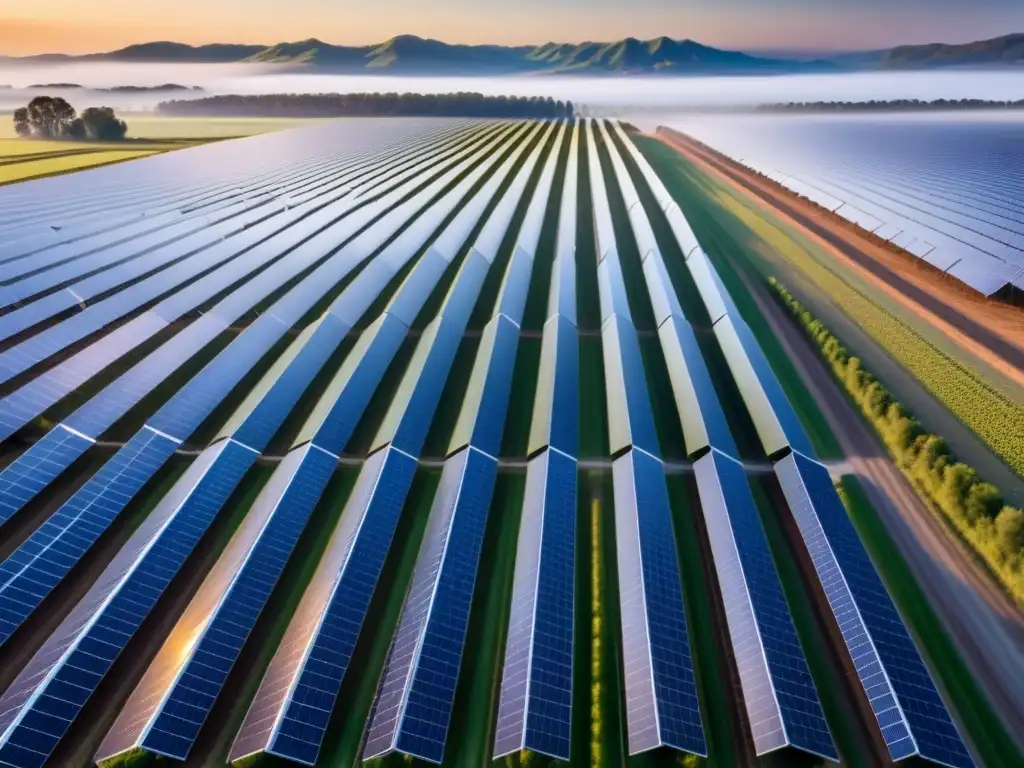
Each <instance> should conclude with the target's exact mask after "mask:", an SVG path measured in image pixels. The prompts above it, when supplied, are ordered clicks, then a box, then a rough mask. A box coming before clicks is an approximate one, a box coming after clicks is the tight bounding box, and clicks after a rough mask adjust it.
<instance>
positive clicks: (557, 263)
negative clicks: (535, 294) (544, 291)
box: [547, 250, 576, 323]
mask: <svg viewBox="0 0 1024 768" xmlns="http://www.w3.org/2000/svg"><path fill="white" fill-rule="evenodd" d="M555 315H563V316H564V317H565V318H566V319H568V320H569V321H570V322H571V323H575V322H576V254H575V251H574V250H569V251H559V252H558V253H557V254H556V256H555V260H554V263H553V264H552V265H551V288H550V293H549V295H548V315H547V317H548V319H549V320H550V319H551V318H552V317H554V316H555Z"/></svg>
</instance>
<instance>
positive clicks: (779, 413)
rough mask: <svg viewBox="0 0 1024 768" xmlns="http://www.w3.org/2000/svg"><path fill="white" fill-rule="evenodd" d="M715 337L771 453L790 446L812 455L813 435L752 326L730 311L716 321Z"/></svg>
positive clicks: (755, 426) (759, 435)
mask: <svg viewBox="0 0 1024 768" xmlns="http://www.w3.org/2000/svg"><path fill="white" fill-rule="evenodd" d="M714 330H715V336H716V337H717V338H718V343H719V344H720V345H721V347H722V352H723V354H724V355H725V360H726V363H728V365H729V370H730V371H732V375H733V378H734V379H735V381H736V386H737V387H738V388H739V390H740V395H741V396H742V397H743V402H744V403H746V406H747V411H748V412H749V413H750V417H751V419H752V420H753V422H754V428H755V429H756V430H757V435H758V437H759V438H760V439H761V445H762V446H764V452H765V453H766V454H767V455H768V456H776V455H778V454H779V453H780V452H782V451H784V450H786V449H787V448H791V449H793V450H794V451H799V452H800V453H802V454H804V455H805V456H813V455H814V448H812V447H811V441H810V438H809V437H808V436H807V432H805V431H804V428H803V425H802V424H801V423H800V419H799V418H798V417H797V415H796V411H794V410H793V406H792V404H791V403H790V402H789V398H787V397H786V393H785V392H783V391H782V385H781V384H779V380H778V379H777V378H776V376H775V373H774V371H772V367H771V364H770V363H769V362H768V358H766V357H765V355H764V352H763V351H762V349H761V347H760V345H759V344H758V343H757V339H755V338H754V334H753V332H752V331H751V330H750V326H748V325H747V324H746V322H745V321H744V320H743V318H741V317H739V315H733V314H729V315H726V316H725V317H723V318H721V319H720V320H719V321H718V322H717V323H715V329H714Z"/></svg>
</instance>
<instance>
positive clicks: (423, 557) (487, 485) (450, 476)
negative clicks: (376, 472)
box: [363, 448, 498, 764]
mask: <svg viewBox="0 0 1024 768" xmlns="http://www.w3.org/2000/svg"><path fill="white" fill-rule="evenodd" d="M497 468H498V465H497V462H496V461H495V460H494V459H493V458H491V457H488V456H485V455H484V454H482V453H480V452H479V451H477V450H475V449H473V448H468V449H466V450H465V451H462V452H460V453H458V454H456V455H455V456H453V457H451V458H450V459H448V461H446V462H445V469H444V472H443V473H442V475H441V482H440V485H439V487H438V490H437V495H436V496H435V497H434V502H433V504H432V506H431V510H430V518H429V520H428V521H427V529H426V532H425V533H424V540H423V544H422V545H421V547H420V552H419V555H418V556H417V558H416V566H415V569H414V571H413V576H412V584H411V586H410V587H409V592H408V594H407V596H406V600H405V604H404V606H403V608H402V615H401V618H400V619H399V623H398V629H397V630H396V631H395V637H394V639H393V640H392V644H391V651H390V652H389V654H388V660H387V664H386V666H385V669H384V675H383V678H382V680H381V683H380V686H379V688H378V691H377V697H376V699H375V701H374V704H373V712H372V714H371V716H370V725H369V727H368V729H367V732H366V738H365V742H364V745H363V760H369V759H371V758H374V757H380V756H382V755H385V754H389V753H391V752H400V753H402V754H406V755H411V756H414V757H419V758H420V759H423V760H427V761H429V762H432V763H438V764H440V763H441V760H442V758H443V756H444V748H445V742H446V740H447V732H448V724H449V721H450V718H451V711H452V703H453V701H454V698H455V685H456V683H457V681H458V673H459V667H460V664H461V661H462V648H463V644H464V642H465V635H466V629H467V627H468V625H469V610H470V604H471V602H472V599H473V589H474V585H475V582H476V570H477V565H478V563H479V559H480V550H481V548H482V546H483V538H484V529H485V526H486V524H487V513H488V511H489V509H490V505H491V494H492V493H493V491H494V481H495V477H496V475H497Z"/></svg>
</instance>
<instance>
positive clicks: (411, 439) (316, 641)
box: [231, 126, 537, 764]
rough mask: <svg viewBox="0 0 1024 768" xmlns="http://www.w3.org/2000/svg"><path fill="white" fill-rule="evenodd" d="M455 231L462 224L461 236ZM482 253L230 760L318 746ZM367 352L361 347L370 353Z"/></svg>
mask: <svg viewBox="0 0 1024 768" xmlns="http://www.w3.org/2000/svg"><path fill="white" fill-rule="evenodd" d="M524 127H525V126H524ZM528 134H529V135H530V136H535V135H536V134H537V131H536V129H534V130H532V131H529V132H528ZM519 138H520V142H519V143H518V145H517V146H516V148H515V149H514V150H513V152H512V154H510V155H509V156H508V157H507V158H506V159H505V161H504V162H503V163H502V165H501V168H500V169H499V170H498V171H497V172H496V173H495V174H494V176H492V177H491V178H490V179H489V180H488V181H487V183H486V184H485V185H484V187H483V189H481V190H480V191H479V192H478V193H477V195H476V196H475V197H474V200H477V199H479V198H480V197H483V198H484V205H483V206H481V205H478V204H473V205H467V206H465V207H463V208H462V210H461V212H460V213H459V215H458V216H456V218H455V219H454V220H452V221H451V222H450V223H449V225H448V226H447V227H446V228H445V230H444V232H442V234H441V236H440V237H439V238H438V239H437V240H436V241H435V242H434V244H433V246H432V247H431V249H430V250H429V251H428V255H429V254H431V253H433V254H435V256H434V258H435V259H436V260H437V261H439V262H441V263H443V264H447V263H448V262H450V261H452V260H454V259H455V257H456V255H457V254H458V252H459V251H460V250H462V248H463V242H461V241H459V240H458V237H463V238H465V236H466V235H468V233H469V232H471V231H472V230H473V229H474V228H475V226H476V223H477V221H478V220H479V218H480V217H481V215H482V213H483V210H484V208H485V207H486V203H487V202H488V201H489V200H491V199H492V198H493V197H494V195H495V194H496V193H497V191H498V189H499V185H500V182H501V180H502V179H503V178H504V177H506V176H507V175H508V174H509V173H511V171H512V169H513V167H514V166H515V163H516V161H517V159H518V158H519V157H520V156H521V154H522V153H523V151H524V150H525V148H526V146H527V144H528V143H529V141H528V138H526V136H525V135H524V133H522V132H521V133H520V134H519ZM523 139H526V140H523ZM536 156H537V154H536V151H534V152H533V153H532V155H531V160H530V161H527V163H525V164H524V167H523V168H521V169H520V171H519V173H520V174H524V173H525V174H527V176H528V173H529V170H530V169H531V168H532V163H533V162H536ZM494 158H495V159H496V158H497V155H495V156H494ZM515 189H516V188H511V189H510V192H507V193H506V194H509V193H513V194H521V192H522V188H521V187H518V190H519V191H518V192H516V191H515ZM451 233H456V235H455V236H454V238H455V239H453V235H452V234H451ZM474 256H476V257H477V259H478V260H479V261H477V260H476V259H474V258H473V257H474ZM480 261H482V262H483V264H484V265H486V266H489V263H488V262H487V260H486V259H485V258H484V257H483V256H481V255H480V254H479V252H478V251H477V250H475V248H474V249H471V250H470V253H469V255H468V256H467V257H466V260H465V261H464V262H463V264H462V266H461V267H460V270H459V272H458V274H457V276H456V278H455V283H454V285H453V286H452V287H451V289H450V290H449V292H448V295H447V297H446V299H445V301H444V304H443V305H442V308H441V311H440V314H439V316H438V317H437V318H436V319H435V320H434V321H432V322H431V323H430V324H429V325H428V326H427V328H426V330H425V331H424V332H423V334H422V335H421V337H420V340H419V343H418V344H417V348H416V352H415V354H414V356H413V359H412V360H411V361H410V363H409V366H408V368H407V369H406V372H405V374H404V375H403V380H402V384H401V385H400V390H399V395H397V396H396V398H395V400H394V401H393V403H392V408H391V411H389V415H388V416H386V417H385V420H384V424H383V425H382V426H381V428H380V430H379V434H378V439H377V441H375V445H377V446H380V447H381V448H382V449H381V450H375V451H374V452H373V453H372V456H371V458H370V460H368V462H367V463H366V465H364V467H363V469H362V471H361V472H360V476H359V480H358V481H357V485H356V488H355V490H354V491H353V493H352V495H351V496H350V498H349V500H348V502H347V503H346V507H345V510H344V511H343V513H342V517H341V521H340V522H339V524H338V526H337V527H336V529H335V532H334V534H333V535H332V538H331V541H330V543H329V544H328V549H327V551H326V552H325V554H324V556H323V558H322V559H321V561H320V564H319V566H318V568H317V572H316V573H315V574H314V576H313V581H312V583H311V584H310V586H309V587H308V588H307V590H306V593H305V594H304V596H303V600H302V603H301V604H300V606H299V609H298V611H297V613H296V615H295V617H294V618H293V619H292V621H291V623H290V624H289V628H288V631H287V632H286V635H285V638H284V640H283V641H282V643H281V645H280V646H279V648H278V650H277V653H276V654H275V656H274V659H273V660H272V661H271V664H270V668H269V669H268V671H267V673H266V675H265V676H264V679H263V682H262V683H261V685H260V689H259V691H258V692H257V694H256V697H255V699H254V700H253V702H252V704H251V706H250V708H249V712H248V713H247V715H246V719H245V721H244V722H243V724H242V727H241V728H240V730H239V733H238V735H237V736H236V739H235V743H234V745H233V746H232V749H231V755H232V757H231V759H232V760H236V759H239V758H241V757H244V756H246V755H249V754H253V753H257V752H268V753H270V754H275V755H279V756H282V757H287V758H288V759H291V760H294V761H297V762H302V763H306V764H312V763H313V762H314V760H315V758H316V755H317V754H318V752H319V749H320V744H321V742H322V740H323V736H324V733H325V731H326V727H327V721H328V719H329V717H330V713H331V710H332V709H333V706H334V700H335V698H336V696H337V693H338V688H339V686H340V685H341V681H342V679H343V678H344V676H345V672H346V671H347V665H348V661H349V659H350V658H351V653H352V649H353V647H354V646H355V642H356V639H357V638H358V636H359V633H360V631H361V628H362V623H363V620H364V617H365V614H366V610H367V607H368V605H369V600H370V597H371V596H372V594H373V590H374V587H375V585H376V581H377V577H378V575H379V573H380V569H381V568H382V566H383V562H384V558H385V556H386V555H387V551H388V549H389V547H390V543H391V537H392V535H393V534H394V529H395V526H396V525H397V522H398V517H399V514H400V512H401V508H402V505H403V503H404V501H405V496H406V494H407V493H408V489H409V486H410V484H411V482H412V478H413V473H414V471H415V468H416V463H417V459H416V456H417V454H418V450H419V448H418V446H419V445H422V441H423V438H424V436H425V430H426V428H427V427H428V426H429V423H430V421H431V420H432V418H433V412H434V410H435V409H436V407H437V402H438V400H439V399H440V394H441V388H442V387H443V385H444V381H445V380H446V379H447V375H448V368H449V367H450V365H451V361H452V359H453V358H454V354H455V349H456V348H457V346H458V343H459V341H460V340H461V336H462V333H463V330H464V328H465V324H466V322H468V319H469V313H470V311H471V310H472V305H473V304H474V303H475V301H476V295H475V293H476V292H477V291H479V288H480V285H481V283H482V275H481V273H480V267H479V266H478V264H479V262H480ZM424 263H428V262H424ZM486 266H485V268H484V269H486ZM428 268H430V267H428ZM431 269H432V268H431ZM442 271H443V268H442V269H440V270H437V269H434V274H435V280H436V279H438V278H439V277H440V273H441V272H442ZM406 284H407V285H410V286H411V287H410V292H409V293H407V294H406V296H408V297H411V298H408V299H406V298H404V297H403V294H402V293H401V292H400V294H399V295H398V296H397V297H396V298H395V300H394V301H393V302H392V305H391V306H389V309H388V314H387V315H386V317H388V316H391V315H392V312H391V310H392V308H394V307H397V308H400V309H398V312H399V314H402V315H404V316H405V317H406V318H407V319H408V322H409V323H410V324H411V323H412V321H413V319H414V318H415V317H416V315H417V314H418V313H419V307H418V306H416V305H417V304H418V305H419V306H422V302H424V301H426V299H427V297H428V295H429V291H423V290H422V289H421V288H420V286H421V284H422V280H421V279H420V278H419V276H417V275H416V272H415V271H414V272H413V273H411V274H410V276H409V278H407V281H406ZM403 287H404V286H403ZM410 302H413V303H412V304H410ZM467 305H468V306H467ZM395 317H396V319H399V320H400V319H401V318H399V317H398V316H397V315H395ZM381 327H382V328H383V327H384V326H383V323H382V325H381ZM369 357H370V355H368V354H364V355H363V359H368V358H369ZM381 373H383V372H381ZM368 395H369V392H367V396H368ZM400 400H401V402H403V403H405V404H407V407H408V410H409V411H410V412H411V413H410V414H409V415H410V416H411V418H407V417H406V414H405V413H400V412H398V413H396V412H395V408H396V405H395V403H397V402H399V401H400ZM403 407H404V406H403ZM382 436H384V439H383V440H382ZM395 436H397V437H398V439H399V440H400V441H401V442H402V443H403V445H406V446H410V447H413V448H414V449H415V451H406V450H403V449H402V448H400V447H399V446H398V445H397V444H396V443H395V442H394V441H393V440H392V439H391V438H392V437H395Z"/></svg>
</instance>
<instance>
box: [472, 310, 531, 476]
mask: <svg viewBox="0 0 1024 768" xmlns="http://www.w3.org/2000/svg"><path fill="white" fill-rule="evenodd" d="M518 348H519V328H518V327H516V326H515V325H514V324H513V323H512V322H511V321H510V320H509V319H508V318H506V317H499V318H498V320H497V328H496V330H495V336H494V348H493V351H492V354H491V359H490V362H489V365H488V368H487V376H486V377H485V379H484V385H483V393H482V395H481V397H480V408H479V410H478V411H477V416H476V424H474V426H473V432H472V435H471V437H470V441H469V444H470V445H471V446H473V447H474V448H478V449H479V450H481V451H483V452H484V453H487V454H490V455H491V456H498V455H499V454H500V453H501V436H502V434H503V432H504V429H505V417H506V415H507V413H508V398H509V393H510V392H511V390H512V370H513V368H514V367H515V363H516V350H517V349H518Z"/></svg>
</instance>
